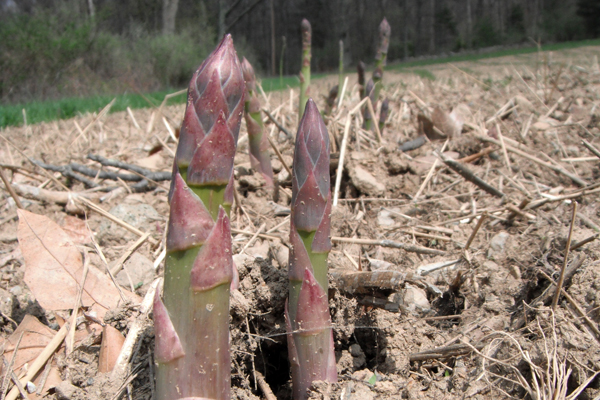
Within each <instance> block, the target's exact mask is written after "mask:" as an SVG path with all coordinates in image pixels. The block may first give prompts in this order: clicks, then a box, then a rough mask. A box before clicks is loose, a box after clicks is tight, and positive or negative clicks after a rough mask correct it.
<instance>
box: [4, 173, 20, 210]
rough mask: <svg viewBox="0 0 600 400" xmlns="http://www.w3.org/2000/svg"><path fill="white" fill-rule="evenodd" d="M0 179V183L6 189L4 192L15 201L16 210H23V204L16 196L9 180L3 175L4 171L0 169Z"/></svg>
mask: <svg viewBox="0 0 600 400" xmlns="http://www.w3.org/2000/svg"><path fill="white" fill-rule="evenodd" d="M0 178H1V179H2V182H3V183H4V186H5V187H6V190H7V191H8V193H9V194H10V196H11V197H12V198H13V200H14V201H15V204H16V205H17V208H20V209H23V204H22V203H21V199H19V196H17V194H16V193H15V190H14V189H13V187H12V185H11V184H10V182H9V180H8V179H6V176H5V175H4V171H3V170H2V168H0Z"/></svg>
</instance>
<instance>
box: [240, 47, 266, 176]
mask: <svg viewBox="0 0 600 400" xmlns="http://www.w3.org/2000/svg"><path fill="white" fill-rule="evenodd" d="M242 73H243V75H244V80H245V81H246V104H245V106H244V119H245V120H246V128H247V129H248V144H249V145H250V146H249V147H250V165H252V168H254V169H255V170H256V171H258V172H260V173H261V174H262V176H263V178H265V181H266V182H267V187H273V167H271V156H270V154H269V148H270V145H269V141H268V139H267V136H266V133H265V132H264V127H263V120H262V115H261V112H260V102H259V100H258V97H257V96H256V77H255V76H254V68H252V65H251V64H250V62H249V61H248V60H246V58H244V59H243V60H242Z"/></svg>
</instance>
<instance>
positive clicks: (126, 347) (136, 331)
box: [111, 278, 162, 381]
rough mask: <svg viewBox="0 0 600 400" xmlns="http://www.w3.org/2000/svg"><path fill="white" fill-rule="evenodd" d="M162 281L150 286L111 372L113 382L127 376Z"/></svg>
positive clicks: (159, 280) (158, 279)
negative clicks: (130, 361) (130, 362)
mask: <svg viewBox="0 0 600 400" xmlns="http://www.w3.org/2000/svg"><path fill="white" fill-rule="evenodd" d="M161 281H162V278H156V279H155V280H154V281H153V282H152V283H151V284H150V285H149V286H148V291H147V292H146V295H145V296H144V298H143V300H142V302H141V304H140V309H139V315H138V316H137V318H136V319H135V320H134V322H133V324H132V325H131V328H129V332H128V333H127V337H126V338H125V342H124V343H123V347H121V352H120V353H119V357H117V362H116V363H115V367H114V368H113V370H112V372H111V378H112V380H113V381H122V380H123V379H125V377H126V375H127V370H128V367H129V360H130V359H131V355H132V354H133V349H134V347H135V344H136V343H137V342H138V339H139V337H140V335H141V334H142V333H143V331H144V327H145V326H146V325H147V322H148V315H149V313H150V311H152V303H153V302H154V296H155V294H156V288H157V287H158V286H159V284H160V283H161Z"/></svg>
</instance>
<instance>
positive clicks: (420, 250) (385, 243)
mask: <svg viewBox="0 0 600 400" xmlns="http://www.w3.org/2000/svg"><path fill="white" fill-rule="evenodd" d="M465 218H466V217H465ZM331 241H332V242H334V243H354V244H364V245H370V246H381V247H391V248H394V249H401V250H404V251H408V252H409V253H417V254H431V255H436V256H441V255H445V254H446V252H445V251H442V250H436V249H430V248H428V247H421V246H415V245H412V244H406V243H400V242H395V241H393V240H387V239H384V240H374V239H354V238H343V237H336V236H333V237H332V238H331Z"/></svg>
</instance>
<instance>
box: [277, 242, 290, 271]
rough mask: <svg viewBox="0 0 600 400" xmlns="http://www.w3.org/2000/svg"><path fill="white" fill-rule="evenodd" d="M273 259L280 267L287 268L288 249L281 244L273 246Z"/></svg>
mask: <svg viewBox="0 0 600 400" xmlns="http://www.w3.org/2000/svg"><path fill="white" fill-rule="evenodd" d="M275 259H276V260H277V264H279V266H280V267H281V268H287V266H288V263H289V262H290V249H289V248H288V247H287V246H284V245H282V244H280V245H278V246H277V247H276V248H275Z"/></svg>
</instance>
